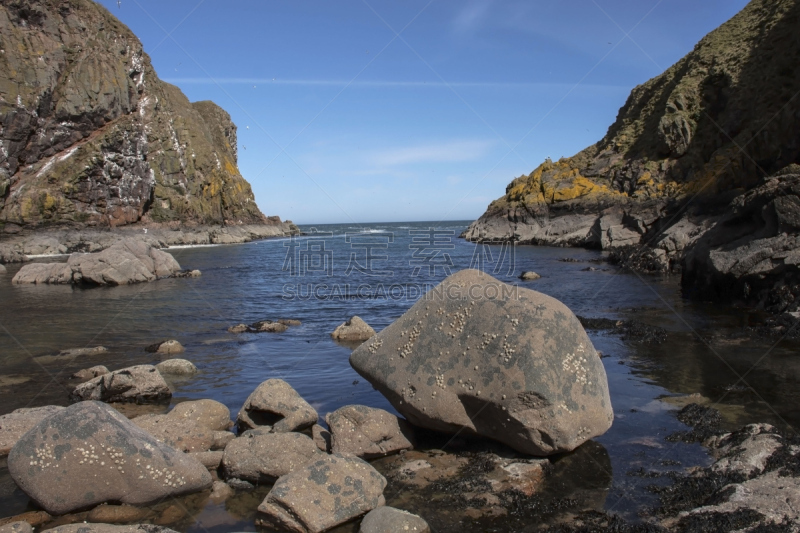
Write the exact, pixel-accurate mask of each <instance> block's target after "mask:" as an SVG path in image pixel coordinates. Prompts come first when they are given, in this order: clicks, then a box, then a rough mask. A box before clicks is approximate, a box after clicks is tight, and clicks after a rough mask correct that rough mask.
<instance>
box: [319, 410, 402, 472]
mask: <svg viewBox="0 0 800 533" xmlns="http://www.w3.org/2000/svg"><path fill="white" fill-rule="evenodd" d="M325 421H326V422H327V423H328V427H330V433H331V451H332V452H333V453H339V454H342V455H355V456H356V457H361V458H362V459H377V458H379V457H386V456H387V455H391V454H393V453H398V452H400V450H409V449H411V448H412V447H413V445H412V444H411V441H410V440H409V436H410V435H411V428H410V427H409V425H408V423H407V422H406V421H405V420H401V419H399V418H397V417H396V416H394V415H393V414H391V413H389V412H387V411H384V410H383V409H375V408H373V407H367V406H365V405H345V406H344V407H340V408H339V409H337V410H336V411H334V412H332V413H328V415H327V416H326V417H325Z"/></svg>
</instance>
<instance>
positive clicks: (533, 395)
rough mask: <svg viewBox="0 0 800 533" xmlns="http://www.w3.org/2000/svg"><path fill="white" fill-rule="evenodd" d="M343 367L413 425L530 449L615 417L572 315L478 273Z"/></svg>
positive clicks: (558, 447)
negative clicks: (351, 370) (375, 391)
mask: <svg viewBox="0 0 800 533" xmlns="http://www.w3.org/2000/svg"><path fill="white" fill-rule="evenodd" d="M350 364H351V365H352V367H353V368H354V369H355V370H356V371H357V372H358V373H359V374H360V375H362V376H363V377H364V378H366V379H367V380H368V381H369V382H370V383H371V384H372V385H373V386H374V387H375V388H376V389H377V390H378V391H380V392H381V393H382V394H383V395H384V396H386V398H387V399H388V400H389V402H390V403H391V404H392V406H393V407H394V408H395V409H397V411H398V412H400V413H401V414H402V415H403V416H404V417H405V418H406V419H407V420H408V421H409V422H410V423H411V424H413V425H414V426H420V427H424V428H428V429H432V430H435V431H440V432H445V433H450V434H455V433H463V434H466V435H469V434H472V435H481V436H484V437H489V438H492V439H495V440H498V441H500V442H503V443H505V444H507V445H509V446H511V447H512V448H514V449H516V450H517V451H519V452H522V453H525V454H529V455H538V456H545V455H551V454H555V453H562V452H567V451H571V450H574V449H575V448H577V447H578V446H580V445H581V444H583V443H584V442H586V441H587V440H589V439H591V438H594V437H596V436H599V435H602V434H603V433H605V431H606V430H608V428H609V427H611V423H612V421H613V418H614V415H613V411H612V408H611V400H610V397H609V393H608V382H607V379H606V374H605V369H604V368H603V364H602V362H601V361H600V358H599V357H598V356H597V353H596V352H595V349H594V347H593V346H592V343H591V341H590V340H589V337H588V336H587V335H586V332H585V331H584V329H583V327H582V326H581V324H580V322H579V321H578V319H577V318H576V317H575V315H574V314H573V313H572V312H571V311H570V310H569V309H568V308H567V307H566V306H565V305H564V304H562V303H561V302H559V301H558V300H555V299H554V298H551V297H549V296H546V295H544V294H541V293H538V292H535V291H532V290H529V289H525V288H522V287H517V286H511V285H507V284H505V283H502V282H500V281H498V280H496V279H494V278H492V277H491V276H488V275H486V274H483V273H481V272H479V271H477V270H464V271H461V272H458V273H456V274H453V275H452V276H450V277H448V278H447V279H445V280H444V281H443V282H442V283H441V284H440V285H439V286H437V287H436V288H434V289H433V290H432V291H431V292H429V293H428V294H427V295H425V296H424V297H423V298H421V299H420V300H419V301H418V302H417V303H416V304H414V306H413V307H412V308H411V309H410V310H409V311H407V312H406V313H405V314H404V315H403V316H402V317H400V318H399V319H398V320H396V321H395V322H394V323H393V324H392V325H390V326H389V327H388V328H386V329H385V330H383V331H382V332H381V333H379V334H378V335H377V336H376V337H375V338H373V339H371V340H370V341H368V342H366V343H364V344H362V345H361V346H360V347H358V348H357V349H356V350H355V351H354V352H353V353H352V354H351V356H350Z"/></svg>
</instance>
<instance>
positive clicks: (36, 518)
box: [0, 511, 53, 527]
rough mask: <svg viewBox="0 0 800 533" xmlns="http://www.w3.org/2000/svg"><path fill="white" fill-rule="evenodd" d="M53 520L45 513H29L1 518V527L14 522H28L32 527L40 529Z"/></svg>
mask: <svg viewBox="0 0 800 533" xmlns="http://www.w3.org/2000/svg"><path fill="white" fill-rule="evenodd" d="M52 519H53V517H52V516H50V515H49V514H47V513H46V512H44V511H28V512H27V513H22V514H18V515H14V516H9V517H7V518H0V526H7V525H8V524H13V523H14V522H27V523H28V524H30V525H31V526H32V527H39V526H41V525H43V524H46V523H48V522H50V521H51V520H52Z"/></svg>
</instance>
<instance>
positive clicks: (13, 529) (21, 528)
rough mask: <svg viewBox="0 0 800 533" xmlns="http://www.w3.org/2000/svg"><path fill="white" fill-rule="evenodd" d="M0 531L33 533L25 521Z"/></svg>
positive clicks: (0, 532) (6, 526)
mask: <svg viewBox="0 0 800 533" xmlns="http://www.w3.org/2000/svg"><path fill="white" fill-rule="evenodd" d="M0 273H1V272H0ZM0 533H33V528H32V527H31V525H30V524H29V523H27V522H12V523H10V524H6V525H4V526H0Z"/></svg>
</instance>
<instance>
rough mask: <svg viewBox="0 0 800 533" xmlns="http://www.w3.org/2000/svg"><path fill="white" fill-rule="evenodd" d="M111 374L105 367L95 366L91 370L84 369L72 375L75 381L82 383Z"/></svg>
mask: <svg viewBox="0 0 800 533" xmlns="http://www.w3.org/2000/svg"><path fill="white" fill-rule="evenodd" d="M108 373H110V370H109V369H108V368H106V367H105V366H103V365H97V366H93V367H91V368H84V369H82V370H78V371H77V372H75V373H74V374H72V377H73V379H79V380H81V381H89V380H90V379H93V378H96V377H98V376H105V375H106V374H108Z"/></svg>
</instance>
